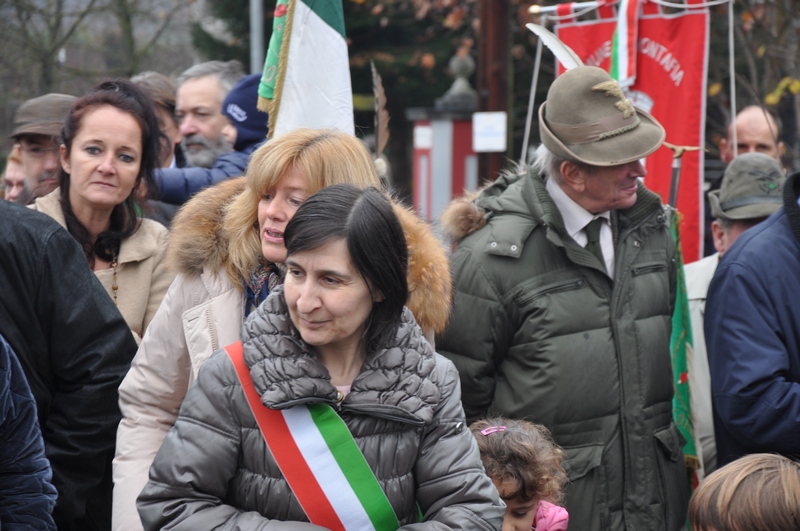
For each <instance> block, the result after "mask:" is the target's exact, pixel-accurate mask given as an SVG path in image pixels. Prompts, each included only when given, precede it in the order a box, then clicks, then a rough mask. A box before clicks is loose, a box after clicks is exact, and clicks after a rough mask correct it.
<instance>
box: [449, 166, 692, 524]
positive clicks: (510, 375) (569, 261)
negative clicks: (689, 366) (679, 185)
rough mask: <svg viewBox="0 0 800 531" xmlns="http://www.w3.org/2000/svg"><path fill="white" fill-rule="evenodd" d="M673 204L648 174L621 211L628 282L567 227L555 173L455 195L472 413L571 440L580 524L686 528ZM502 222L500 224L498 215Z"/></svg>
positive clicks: (572, 505)
mask: <svg viewBox="0 0 800 531" xmlns="http://www.w3.org/2000/svg"><path fill="white" fill-rule="evenodd" d="M671 215H672V213H671V210H670V209H669V208H668V207H663V206H662V205H661V202H660V200H659V198H658V196H656V195H655V194H654V193H652V192H650V191H648V190H647V189H646V188H644V186H642V185H640V186H639V190H638V196H637V201H636V203H635V204H634V206H632V207H631V208H629V209H626V210H619V211H616V212H615V213H614V214H613V215H612V216H611V217H612V220H611V226H612V233H613V234H614V242H615V249H616V251H615V279H614V280H613V281H612V280H611V278H609V277H608V275H607V274H606V273H605V270H604V269H601V266H600V262H599V260H598V259H597V257H595V256H594V255H593V254H592V253H591V252H589V251H587V250H586V249H584V248H583V247H580V246H579V245H578V244H576V243H575V241H574V240H573V239H572V238H571V237H569V236H568V235H567V233H566V230H565V229H564V223H563V219H562V217H561V213H560V212H559V210H558V208H557V207H556V205H555V203H553V201H552V199H550V196H549V194H548V193H547V191H546V188H545V183H544V180H543V178H542V177H540V176H538V175H535V174H533V173H521V174H518V175H506V176H501V177H500V178H499V179H498V180H497V182H495V183H494V184H493V185H491V186H489V187H488V188H486V189H485V190H484V191H483V192H482V193H481V194H480V195H479V196H478V197H477V199H475V201H474V202H469V201H462V202H461V203H460V205H459V204H453V205H451V207H450V210H449V211H448V212H446V214H445V216H444V217H443V222H444V223H445V225H446V227H445V228H446V230H448V231H449V234H450V235H452V236H454V237H456V238H458V237H463V239H461V241H460V242H459V243H458V246H457V248H456V250H455V252H454V254H453V256H452V259H451V269H452V273H453V278H454V280H455V289H456V291H455V296H454V302H453V313H452V316H451V321H450V326H449V329H448V331H447V332H446V333H445V334H444V335H443V336H440V337H437V339H436V345H437V348H438V349H439V352H441V353H442V354H443V355H444V356H446V357H448V358H450V359H451V360H452V361H453V362H454V363H455V365H456V367H457V368H458V370H459V373H460V376H461V383H462V389H463V402H464V407H465V410H466V413H467V418H473V419H474V418H477V417H479V416H483V415H486V414H493V415H494V414H500V415H505V416H508V417H512V418H526V419H529V420H533V421H535V422H539V423H542V424H544V425H545V426H547V427H548V428H549V429H550V430H551V431H552V433H553V436H554V438H555V440H556V441H557V442H558V444H560V445H561V446H562V447H563V448H564V452H565V467H566V469H567V475H568V477H569V479H570V486H569V488H568V490H567V503H566V506H567V510H568V511H569V514H570V529H577V530H580V531H592V530H600V529H603V530H606V529H612V530H623V529H627V530H645V529H646V530H651V531H652V530H667V531H673V530H676V529H680V528H681V527H682V526H683V524H684V521H685V518H686V509H687V504H688V481H687V475H686V471H685V465H684V459H683V454H682V447H683V443H684V441H683V439H682V437H681V436H680V434H679V432H678V430H677V428H676V426H675V424H674V423H673V421H672V397H673V384H672V369H671V361H670V351H669V344H670V333H671V316H672V311H673V301H674V295H675V282H676V265H675V248H674V243H673V240H672V238H671V236H670V230H669V226H670V220H671ZM486 220H488V221H486Z"/></svg>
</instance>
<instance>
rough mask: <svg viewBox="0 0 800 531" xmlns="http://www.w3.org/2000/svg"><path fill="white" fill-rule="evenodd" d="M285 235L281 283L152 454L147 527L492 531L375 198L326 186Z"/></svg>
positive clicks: (472, 450) (395, 241) (394, 225)
mask: <svg viewBox="0 0 800 531" xmlns="http://www.w3.org/2000/svg"><path fill="white" fill-rule="evenodd" d="M284 238H285V242H286V248H287V253H288V256H287V259H286V262H285V263H286V268H287V274H286V280H285V283H284V285H283V286H281V287H279V288H277V289H275V290H274V291H273V292H272V293H271V294H270V296H269V297H268V298H267V300H266V301H265V302H264V303H262V304H261V305H260V306H259V307H258V309H256V310H255V311H254V312H253V314H251V316H250V317H249V318H248V319H247V321H246V322H245V325H244V327H243V329H242V340H241V342H238V343H235V344H233V345H229V346H228V347H226V348H225V350H224V351H220V352H217V353H216V354H214V355H213V356H212V357H211V359H209V360H208V361H207V362H206V363H205V364H204V365H203V366H202V367H201V368H200V371H199V375H198V377H197V381H196V382H195V384H194V385H193V386H192V388H191V389H190V390H189V392H188V394H187V395H186V399H185V401H184V403H183V406H182V408H181V411H180V414H179V416H178V420H177V422H176V423H175V426H174V427H173V428H172V430H171V431H170V433H169V434H168V435H167V437H166V439H165V440H164V444H163V446H162V447H161V450H160V451H159V453H158V455H157V456H156V458H155V461H154V463H153V466H152V468H151V470H150V481H149V482H148V484H147V486H146V487H145V489H144V490H143V491H142V494H141V495H140V496H139V499H138V502H137V505H138V508H139V514H140V516H141V517H142V522H143V523H144V526H145V529H153V530H156V529H170V530H172V529H187V530H189V529H191V530H195V529H260V530H268V529H282V530H285V529H291V530H306V529H308V530H312V529H331V530H348V531H350V530H372V529H374V530H379V531H383V530H396V529H441V530H445V529H470V530H492V529H495V530H496V529H500V525H501V523H502V519H503V513H504V510H505V507H504V506H503V505H502V503H501V502H500V501H499V498H498V494H497V491H496V489H495V488H494V486H493V485H492V483H491V480H490V479H489V478H488V477H487V476H486V475H485V474H484V472H483V468H482V466H481V461H480V456H479V454H478V449H477V445H476V443H475V440H474V438H473V437H472V435H471V433H470V431H469V430H468V429H467V428H466V426H465V419H464V412H463V408H462V406H461V401H460V387H459V380H458V373H457V372H456V369H455V367H454V366H453V364H452V363H451V362H450V361H448V360H446V359H445V358H444V357H442V356H440V355H438V354H436V353H435V352H434V351H433V349H432V347H431V346H430V343H429V342H428V341H427V340H426V339H425V337H424V334H423V331H422V329H421V328H420V327H419V325H418V324H417V323H416V321H415V319H414V316H413V314H412V313H411V312H410V311H409V310H408V308H406V307H405V302H406V299H407V297H408V284H407V281H406V278H407V268H408V247H407V243H406V239H405V237H404V235H403V228H402V225H401V224H400V222H399V221H398V218H397V216H396V215H395V213H394V211H393V208H392V204H391V202H390V201H389V199H387V197H386V196H385V195H384V194H383V193H381V192H379V191H378V190H376V189H374V188H367V189H365V190H361V189H358V188H356V187H354V186H351V185H334V186H331V187H328V188H325V189H323V190H321V191H319V192H317V193H316V194H314V195H313V196H311V197H310V198H309V199H308V200H307V201H306V202H305V203H304V204H303V205H302V206H301V207H300V208H299V209H298V210H297V212H296V214H295V216H294V217H293V218H292V220H291V221H290V222H289V224H288V226H287V227H286V231H285V233H284ZM287 522H295V523H294V524H289V523H287Z"/></svg>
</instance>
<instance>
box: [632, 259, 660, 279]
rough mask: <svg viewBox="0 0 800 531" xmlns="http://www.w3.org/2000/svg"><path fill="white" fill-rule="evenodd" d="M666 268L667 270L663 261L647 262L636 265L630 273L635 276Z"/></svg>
mask: <svg viewBox="0 0 800 531" xmlns="http://www.w3.org/2000/svg"><path fill="white" fill-rule="evenodd" d="M666 270H667V264H666V263H665V262H649V263H644V264H638V265H636V266H635V267H634V268H633V269H632V270H631V274H632V275H633V276H635V277H638V276H640V275H646V274H648V273H656V272H658V271H666Z"/></svg>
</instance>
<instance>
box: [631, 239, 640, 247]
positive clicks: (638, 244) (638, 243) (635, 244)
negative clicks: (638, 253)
mask: <svg viewBox="0 0 800 531" xmlns="http://www.w3.org/2000/svg"><path fill="white" fill-rule="evenodd" d="M633 245H634V246H635V247H641V246H642V244H641V243H640V242H639V240H636V241H634V242H633Z"/></svg>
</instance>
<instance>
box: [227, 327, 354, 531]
mask: <svg viewBox="0 0 800 531" xmlns="http://www.w3.org/2000/svg"><path fill="white" fill-rule="evenodd" d="M225 352H227V353H228V357H229V358H230V359H231V362H233V367H234V368H235V369H236V374H237V376H238V377H239V382H240V383H241V384H242V389H244V394H245V396H246V397H247V403H248V405H249V406H250V410H251V411H252V412H253V416H254V417H255V418H256V422H257V423H258V427H259V428H260V429H261V435H263V436H264V440H265V441H266V443H267V446H268V447H269V450H270V452H272V455H273V457H274V458H275V461H277V463H278V466H279V467H280V469H281V473H282V474H283V476H284V477H285V478H286V481H287V482H288V483H289V486H290V487H291V488H292V492H293V493H294V495H295V497H296V498H297V501H298V502H300V506H301V507H302V508H303V511H305V513H306V516H308V519H309V520H310V521H311V523H312V524H315V525H318V526H322V527H327V528H328V529H330V530H331V531H345V528H344V524H342V521H341V520H340V519H339V516H338V515H337V514H336V511H334V510H333V506H331V504H330V502H329V501H328V497H327V496H325V493H324V492H323V491H322V488H321V487H320V486H319V482H317V479H316V478H315V477H314V474H313V473H312V472H311V469H310V468H309V467H308V464H307V463H306V461H305V458H304V457H303V454H301V453H300V449H299V448H298V447H297V444H296V443H295V442H294V438H293V437H292V434H291V432H290V431H289V427H288V426H287V425H286V420H285V419H284V418H283V414H282V413H281V412H280V411H277V410H274V409H270V408H268V407H267V406H265V405H264V404H262V403H261V396H259V394H258V393H257V392H256V389H255V387H254V386H253V379H252V378H251V377H250V370H249V369H248V368H247V364H246V363H245V362H244V349H243V348H242V342H241V341H237V342H236V343H233V344H231V345H228V346H227V347H225Z"/></svg>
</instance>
